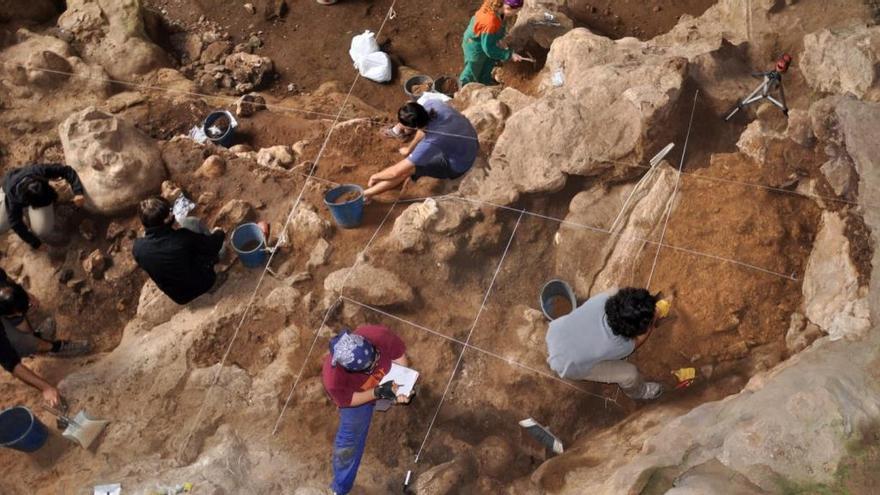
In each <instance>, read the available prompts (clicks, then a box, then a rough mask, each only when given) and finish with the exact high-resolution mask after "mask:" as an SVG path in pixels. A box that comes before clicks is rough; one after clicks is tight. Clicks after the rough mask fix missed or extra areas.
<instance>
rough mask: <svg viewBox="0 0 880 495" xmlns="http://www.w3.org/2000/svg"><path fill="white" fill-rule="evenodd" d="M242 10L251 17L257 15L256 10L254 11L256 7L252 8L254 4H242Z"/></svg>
mask: <svg viewBox="0 0 880 495" xmlns="http://www.w3.org/2000/svg"><path fill="white" fill-rule="evenodd" d="M244 10H247V12H248V14H251V15H254V14H256V13H257V9H256V7H254V4H252V3H246V4H244Z"/></svg>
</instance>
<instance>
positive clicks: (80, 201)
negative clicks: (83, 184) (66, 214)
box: [73, 194, 86, 208]
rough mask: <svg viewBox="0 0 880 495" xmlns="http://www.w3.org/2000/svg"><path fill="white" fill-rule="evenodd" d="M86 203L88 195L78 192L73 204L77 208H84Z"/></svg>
mask: <svg viewBox="0 0 880 495" xmlns="http://www.w3.org/2000/svg"><path fill="white" fill-rule="evenodd" d="M85 204H86V197H85V196H83V195H82V194H77V195H76V196H74V197H73V205H74V206H76V207H77V208H82V207H83V206H84V205H85Z"/></svg>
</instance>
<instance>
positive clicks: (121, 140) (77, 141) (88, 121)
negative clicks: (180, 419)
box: [58, 107, 167, 215]
mask: <svg viewBox="0 0 880 495" xmlns="http://www.w3.org/2000/svg"><path fill="white" fill-rule="evenodd" d="M58 133H59V135H60V136H61V145H62V146H63V148H64V159H65V161H66V162H67V164H68V165H70V166H71V167H73V168H74V169H76V172H77V174H79V177H80V180H82V183H83V186H84V187H85V190H86V199H87V202H86V208H87V209H88V210H89V211H92V212H95V213H102V214H107V215H112V214H114V213H118V212H120V211H122V210H124V209H126V208H129V207H131V206H134V205H136V204H137V203H138V202H139V201H141V200H142V199H144V198H145V197H147V196H149V195H150V194H152V193H154V192H156V191H158V190H159V186H160V185H161V184H162V181H163V180H164V179H165V176H166V173H167V172H166V170H165V164H164V162H163V161H162V155H161V153H160V152H159V148H158V146H157V145H156V142H155V141H153V140H152V139H151V138H150V137H148V136H146V135H145V134H143V133H142V132H141V131H139V130H138V129H136V128H135V127H134V126H133V125H131V124H129V123H127V122H125V121H123V120H121V119H119V118H117V117H115V116H113V115H110V114H108V113H104V112H101V111H99V110H97V109H95V107H88V108H86V109H85V110H82V111H80V112H77V113H74V114H72V115H70V117H68V118H67V120H65V121H64V122H62V123H61V125H60V126H59V129H58Z"/></svg>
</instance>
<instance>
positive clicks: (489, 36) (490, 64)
mask: <svg viewBox="0 0 880 495" xmlns="http://www.w3.org/2000/svg"><path fill="white" fill-rule="evenodd" d="M522 6H523V0H484V1H483V5H482V6H481V7H480V10H478V11H477V13H476V14H474V16H473V17H472V18H471V22H470V24H468V27H467V30H465V32H464V37H463V38H462V40H461V48H462V50H463V51H464V70H463V71H462V73H461V76H459V80H460V81H461V84H462V86H464V85H465V84H467V83H472V82H478V83H480V84H486V85H493V84H498V81H496V80H495V78H493V77H492V69H494V68H495V65H496V64H497V63H498V62H506V61H508V60H513V61H514V62H520V61H522V60H523V58H522V57H521V56H520V55H518V54H517V53H514V51H513V50H512V49H510V48H503V47H502V46H501V45H500V43H501V40H503V39H504V36H505V35H506V34H507V32H506V30H505V28H504V17H505V16H509V15H513V14H515V13H516V11H517V10H519V9H520V8H521V7H522Z"/></svg>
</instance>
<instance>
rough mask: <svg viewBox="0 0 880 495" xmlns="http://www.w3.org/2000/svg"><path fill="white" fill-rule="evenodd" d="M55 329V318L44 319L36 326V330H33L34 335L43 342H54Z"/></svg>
mask: <svg viewBox="0 0 880 495" xmlns="http://www.w3.org/2000/svg"><path fill="white" fill-rule="evenodd" d="M56 327H57V325H56V324H55V318H52V317H49V318H46V319H45V320H43V322H42V323H40V324H39V325H37V328H36V330H34V335H36V336H37V337H39V338H41V339H43V340H49V341H51V340H55V330H56Z"/></svg>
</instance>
